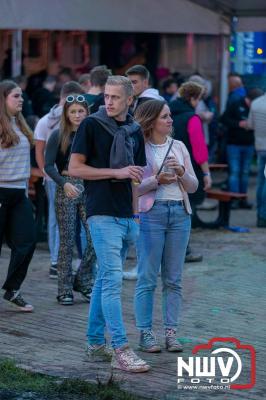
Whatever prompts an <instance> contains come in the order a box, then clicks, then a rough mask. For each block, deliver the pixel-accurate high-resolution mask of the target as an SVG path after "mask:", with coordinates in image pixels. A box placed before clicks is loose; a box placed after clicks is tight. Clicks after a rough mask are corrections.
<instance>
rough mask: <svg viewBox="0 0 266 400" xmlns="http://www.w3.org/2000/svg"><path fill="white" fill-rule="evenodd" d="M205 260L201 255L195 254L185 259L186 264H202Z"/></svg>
mask: <svg viewBox="0 0 266 400" xmlns="http://www.w3.org/2000/svg"><path fill="white" fill-rule="evenodd" d="M202 259H203V257H202V255H201V254H194V253H189V254H187V255H186V257H185V262H186V263H191V262H201V261H202Z"/></svg>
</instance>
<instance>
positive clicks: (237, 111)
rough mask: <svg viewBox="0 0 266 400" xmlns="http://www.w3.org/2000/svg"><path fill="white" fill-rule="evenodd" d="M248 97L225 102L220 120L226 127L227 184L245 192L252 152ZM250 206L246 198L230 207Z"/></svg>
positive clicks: (240, 191)
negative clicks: (248, 119) (248, 122)
mask: <svg viewBox="0 0 266 400" xmlns="http://www.w3.org/2000/svg"><path fill="white" fill-rule="evenodd" d="M249 106H250V99H249V98H248V96H244V94H243V95H242V96H237V97H236V98H235V99H233V100H231V101H229V102H228V103H227V107H226V110H225V112H224V114H223V116H222V122H223V123H224V125H225V126H226V127H227V162H228V165H229V179H228V186H229V190H230V191H231V192H238V193H247V190H248V179H249V171H250V165H251V162H252V157H253V154H254V133H253V131H252V130H250V129H249V128H248V124H247V118H248V113H249ZM238 207H240V208H246V209H250V208H252V204H251V203H249V202H248V201H247V200H241V201H240V202H238V201H236V202H234V203H233V204H232V208H238Z"/></svg>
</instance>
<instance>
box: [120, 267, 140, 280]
mask: <svg viewBox="0 0 266 400" xmlns="http://www.w3.org/2000/svg"><path fill="white" fill-rule="evenodd" d="M123 279H125V280H127V281H135V280H137V279H138V267H134V268H132V270H131V271H125V272H123Z"/></svg>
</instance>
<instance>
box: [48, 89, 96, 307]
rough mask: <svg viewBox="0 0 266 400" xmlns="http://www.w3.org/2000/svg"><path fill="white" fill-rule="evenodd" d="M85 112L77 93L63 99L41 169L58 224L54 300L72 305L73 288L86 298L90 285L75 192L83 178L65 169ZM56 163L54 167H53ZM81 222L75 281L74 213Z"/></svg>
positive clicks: (88, 253) (91, 258)
mask: <svg viewBox="0 0 266 400" xmlns="http://www.w3.org/2000/svg"><path fill="white" fill-rule="evenodd" d="M87 115H88V104H87V102H86V100H85V97H84V96H83V95H80V94H73V95H69V96H67V98H66V101H65V104H64V107H63V112H62V117H61V123H60V128H59V129H58V130H56V131H54V132H53V133H52V135H51V136H50V138H49V140H48V143H47V149H46V153H45V172H46V173H47V175H49V176H50V177H51V178H52V179H53V180H54V181H55V182H56V184H57V189H56V197H55V211H56V218H57V222H58V227H59V237H60V246H59V257H58V263H57V271H58V296H57V300H58V303H59V304H61V305H72V304H73V302H74V299H73V290H75V291H77V292H80V293H81V295H82V297H83V298H84V299H85V300H86V301H88V302H89V301H90V297H91V286H92V268H93V264H94V262H95V253H94V250H93V246H92V243H91V238H90V233H89V228H88V225H87V222H86V209H85V199H84V193H83V194H82V193H79V190H78V188H79V187H80V188H82V185H83V181H82V179H79V178H72V177H70V175H69V172H68V162H69V157H70V152H71V146H72V142H73V139H74V136H75V133H76V131H77V129H78V127H79V125H80V123H81V122H82V121H83V120H84V118H85V117H87ZM55 165H56V167H55ZM78 214H79V217H80V219H81V221H82V223H83V226H84V228H85V231H86V235H87V248H86V249H85V251H84V254H83V257H82V260H81V263H80V266H79V269H78V271H77V274H76V277H75V280H74V282H73V278H72V257H73V249H74V244H75V236H76V221H77V216H78Z"/></svg>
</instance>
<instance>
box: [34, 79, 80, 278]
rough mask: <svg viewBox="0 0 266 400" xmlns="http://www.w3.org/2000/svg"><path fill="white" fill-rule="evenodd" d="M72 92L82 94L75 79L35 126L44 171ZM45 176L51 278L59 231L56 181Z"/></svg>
mask: <svg viewBox="0 0 266 400" xmlns="http://www.w3.org/2000/svg"><path fill="white" fill-rule="evenodd" d="M72 93H78V94H82V93H83V90H82V87H81V86H80V85H79V84H78V83H77V82H75V81H69V82H66V83H65V84H64V85H63V87H62V89H61V92H60V100H59V104H56V105H55V106H53V107H52V108H51V110H50V111H49V113H48V114H46V115H44V116H43V117H42V118H41V119H40V120H39V121H38V123H37V125H36V127H35V130H34V138H35V153H36V161H37V164H38V167H39V168H40V170H41V171H44V163H45V161H44V153H45V147H46V144H47V142H48V139H49V137H50V135H51V133H52V132H53V131H54V130H56V129H58V128H59V123H60V119H61V115H62V111H63V105H64V103H65V101H66V98H67V96H69V95H71V94H72ZM43 176H44V178H45V190H46V194H47V199H48V245H49V251H50V257H51V265H50V271H49V276H50V278H57V258H58V250H59V232H58V225H57V222H56V216H55V207H54V202H55V189H56V183H55V182H54V181H53V180H52V179H51V178H49V177H48V176H47V175H45V174H43Z"/></svg>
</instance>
